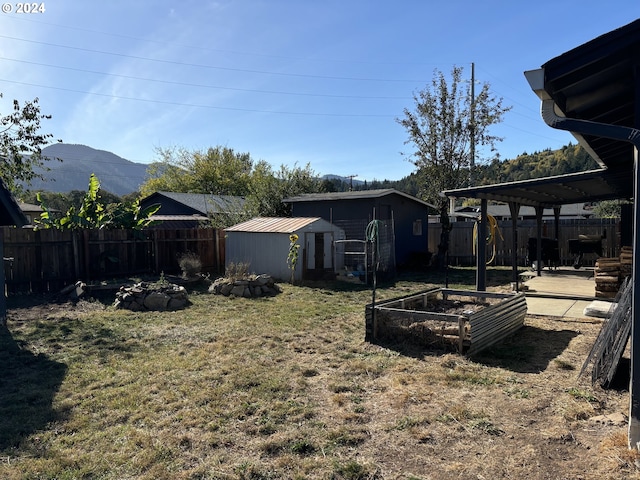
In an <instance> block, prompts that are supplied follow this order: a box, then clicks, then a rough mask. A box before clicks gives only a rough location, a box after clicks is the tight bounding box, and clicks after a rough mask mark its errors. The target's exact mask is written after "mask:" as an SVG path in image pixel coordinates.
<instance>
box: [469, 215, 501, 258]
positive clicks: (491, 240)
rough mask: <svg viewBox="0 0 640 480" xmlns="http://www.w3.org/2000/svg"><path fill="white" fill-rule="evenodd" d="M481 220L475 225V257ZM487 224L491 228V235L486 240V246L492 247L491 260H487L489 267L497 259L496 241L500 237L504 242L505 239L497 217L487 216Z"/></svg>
mask: <svg viewBox="0 0 640 480" xmlns="http://www.w3.org/2000/svg"><path fill="white" fill-rule="evenodd" d="M479 222H480V219H478V220H476V223H474V224H473V255H474V256H475V255H476V253H477V248H478V223H479ZM487 224H488V226H489V234H488V235H487V238H486V244H487V245H489V246H490V247H491V258H490V259H489V260H487V265H490V264H491V263H493V261H494V260H495V259H496V250H497V248H496V239H497V237H498V236H500V240H502V241H503V242H504V237H503V236H502V232H501V231H500V227H499V226H498V221H497V220H496V219H495V217H493V216H491V215H487Z"/></svg>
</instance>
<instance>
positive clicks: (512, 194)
mask: <svg viewBox="0 0 640 480" xmlns="http://www.w3.org/2000/svg"><path fill="white" fill-rule="evenodd" d="M639 72H640V20H636V21H634V22H632V23H630V24H628V25H625V26H624V27H621V28H619V29H616V30H613V31H612V32H609V33H607V34H605V35H602V36H600V37H597V38H595V39H593V40H591V41H590V42H587V43H585V44H583V45H581V46H579V47H577V48H574V49H573V50H570V51H568V52H566V53H564V54H562V55H560V56H558V57H556V58H553V59H551V60H549V61H548V62H547V63H545V64H544V65H542V67H541V68H540V69H538V70H532V71H530V72H526V73H525V75H526V77H527V79H528V80H529V83H530V84H531V87H532V88H533V89H534V91H535V92H536V94H537V95H538V96H539V97H540V99H541V100H543V101H545V100H552V101H553V104H554V111H555V114H556V115H558V116H559V117H564V118H567V119H576V120H579V121H587V122H595V123H597V124H600V125H608V126H614V127H618V126H620V127H627V128H630V129H633V128H638V127H639V126H640V121H639V120H638V119H637V118H636V112H640V102H639V101H638V95H637V94H636V92H637V91H638V90H639V89H640V82H639V80H638V79H639V78H640V75H639ZM545 120H546V119H545ZM594 130H597V128H594ZM571 133H572V134H573V135H574V136H575V137H576V138H577V140H578V142H579V143H580V144H581V145H582V146H583V147H584V148H585V149H586V150H587V151H588V152H589V154H590V155H591V156H592V157H593V158H594V160H596V161H597V162H598V163H599V164H600V165H601V166H602V167H603V170H601V171H590V172H582V173H579V174H570V175H562V176H557V177H547V178H541V179H535V180H527V181H525V182H514V183H511V184H499V185H491V186H486V187H472V188H467V189H457V190H449V191H445V192H444V194H445V195H447V196H452V197H465V198H481V199H487V200H494V201H503V202H510V201H513V202H518V203H521V204H524V205H532V206H537V205H542V206H545V207H546V206H552V205H563V204H568V203H576V202H581V201H585V202H586V201H599V200H608V199H616V198H618V199H630V198H631V197H632V196H633V162H634V148H633V145H632V144H631V143H629V141H627V139H626V138H625V139H620V138H617V139H612V138H607V136H606V134H607V132H606V131H602V132H600V134H597V135H586V134H584V133H581V132H578V131H574V130H571ZM637 133H638V134H640V132H637ZM630 134H631V135H633V134H634V132H631V133H630Z"/></svg>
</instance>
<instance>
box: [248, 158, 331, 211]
mask: <svg viewBox="0 0 640 480" xmlns="http://www.w3.org/2000/svg"><path fill="white" fill-rule="evenodd" d="M321 186H322V182H320V180H319V179H318V177H317V175H316V174H315V173H314V172H313V170H312V169H311V166H310V165H309V164H307V165H306V166H305V167H304V168H301V167H298V166H297V165H295V166H294V167H291V168H290V167H287V166H285V165H281V166H280V168H279V169H278V170H277V171H275V172H274V171H273V169H272V168H271V166H270V165H269V164H268V163H267V162H265V161H260V162H258V163H257V164H256V166H255V168H254V171H253V174H252V176H251V183H250V193H249V195H248V197H247V203H248V205H249V209H250V212H251V213H252V214H253V215H259V216H263V217H288V216H289V215H291V206H290V205H286V204H284V203H283V202H282V200H284V199H285V198H287V197H293V196H295V195H301V194H303V193H316V192H320V191H321Z"/></svg>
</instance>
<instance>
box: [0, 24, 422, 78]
mask: <svg viewBox="0 0 640 480" xmlns="http://www.w3.org/2000/svg"><path fill="white" fill-rule="evenodd" d="M0 38H6V39H10V40H17V41H19V42H25V43H32V44H36V45H46V46H48V47H55V48H63V49H68V50H76V51H81V52H88V53H94V54H96V53H97V54H100V55H109V56H115V57H121V58H130V59H134V60H144V61H146V62H154V63H162V64H167V65H178V66H183V67H196V68H204V69H210V70H222V71H229V72H239V73H257V74H261V75H275V76H282V77H295V78H316V79H324V80H347V81H357V82H393V83H416V82H420V83H422V82H424V80H410V79H393V78H366V77H339V76H331V75H311V74H306V73H283V72H270V71H266V70H251V69H242V68H231V67H220V66H216V65H205V64H198V63H187V62H178V61H176V60H162V59H158V58H150V57H142V56H138V55H127V54H125V53H115V52H108V51H105V50H93V49H90V48H84V47H74V46H70V45H60V44H56V43H50V42H41V41H37V40H27V39H25V38H18V37H11V36H8V35H0Z"/></svg>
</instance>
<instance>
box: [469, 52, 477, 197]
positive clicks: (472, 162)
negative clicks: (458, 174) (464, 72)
mask: <svg viewBox="0 0 640 480" xmlns="http://www.w3.org/2000/svg"><path fill="white" fill-rule="evenodd" d="M475 85H476V76H475V64H474V63H473V62H471V111H470V112H469V134H470V136H471V144H470V150H471V151H470V156H471V158H470V159H469V186H470V187H473V186H474V184H475V181H476V179H475V169H476V116H475V115H476V93H475Z"/></svg>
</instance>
